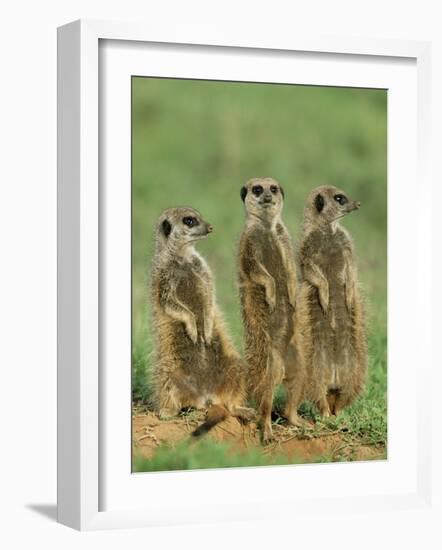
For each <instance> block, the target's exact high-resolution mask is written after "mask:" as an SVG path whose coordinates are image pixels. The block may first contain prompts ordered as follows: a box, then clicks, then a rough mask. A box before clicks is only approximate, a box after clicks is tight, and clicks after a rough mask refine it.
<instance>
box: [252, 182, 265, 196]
mask: <svg viewBox="0 0 442 550" xmlns="http://www.w3.org/2000/svg"><path fill="white" fill-rule="evenodd" d="M263 191H264V189H263V187H262V185H254V186H253V187H252V193H253V194H254V195H256V196H257V197H259V195H261V193H262V192H263Z"/></svg>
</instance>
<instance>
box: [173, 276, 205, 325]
mask: <svg viewBox="0 0 442 550" xmlns="http://www.w3.org/2000/svg"><path fill="white" fill-rule="evenodd" d="M177 297H178V299H179V300H180V302H182V303H183V304H184V305H185V306H186V307H187V308H188V309H189V310H190V311H191V312H192V313H193V314H194V315H195V321H196V326H197V330H198V334H203V331H204V314H205V310H204V293H203V289H202V288H201V280H200V278H199V277H198V276H197V275H195V274H194V273H192V272H191V271H190V272H189V273H187V274H186V276H184V277H181V280H180V282H179V284H178V286H177Z"/></svg>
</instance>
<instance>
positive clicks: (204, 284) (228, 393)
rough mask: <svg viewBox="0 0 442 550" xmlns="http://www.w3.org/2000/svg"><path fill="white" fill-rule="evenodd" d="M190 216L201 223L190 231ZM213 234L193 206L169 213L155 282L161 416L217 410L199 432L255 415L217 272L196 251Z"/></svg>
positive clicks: (159, 238)
mask: <svg viewBox="0 0 442 550" xmlns="http://www.w3.org/2000/svg"><path fill="white" fill-rule="evenodd" d="M189 218H192V219H193V220H195V225H194V226H192V227H189V226H187V225H185V224H184V220H186V219H189ZM192 223H194V222H192ZM211 231H212V228H211V226H210V225H209V224H208V223H207V222H205V221H204V220H203V219H202V217H201V215H200V214H199V213H198V212H197V211H196V210H193V209H191V208H170V209H168V210H166V211H165V212H163V214H162V215H161V217H160V219H159V223H158V227H157V233H156V251H155V256H154V261H153V269H152V283H151V284H152V286H151V293H152V294H151V296H152V316H153V328H154V338H155V363H154V368H153V388H154V398H155V403H156V408H157V410H158V413H159V414H160V416H162V417H168V416H174V415H176V414H178V413H179V412H180V410H181V409H182V408H184V407H195V408H197V409H202V408H206V407H209V409H211V408H213V407H215V408H214V409H213V410H212V411H211V412H210V411H209V417H208V419H207V422H206V425H205V428H203V429H202V430H200V432H201V433H202V432H203V431H207V429H210V427H212V426H213V425H214V422H213V419H214V418H215V417H216V418H218V420H217V421H221V420H222V419H223V418H225V416H224V415H223V414H221V415H220V414H218V413H219V411H220V410H222V409H224V410H226V411H228V414H232V415H235V416H238V417H240V418H241V419H244V418H250V417H251V415H252V414H251V410H250V409H247V408H245V407H244V406H243V404H244V403H245V398H246V386H245V367H244V363H243V361H242V360H241V358H240V357H239V355H238V353H237V352H236V350H235V348H234V346H233V344H232V342H231V340H230V337H229V336H228V334H227V331H226V328H225V326H224V322H223V319H222V317H221V314H220V311H219V309H218V306H217V304H216V301H215V293H214V283H213V277H212V273H211V271H210V269H209V267H208V265H207V264H206V262H205V260H204V259H203V258H202V257H201V256H200V255H199V254H198V253H197V252H196V250H195V249H194V246H193V243H194V242H195V241H196V240H199V239H201V238H204V237H205V236H207V235H208V233H210V232H211ZM217 406H220V407H219V408H217ZM217 411H218V412H217ZM215 423H216V422H215Z"/></svg>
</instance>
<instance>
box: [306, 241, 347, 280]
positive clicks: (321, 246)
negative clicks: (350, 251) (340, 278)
mask: <svg viewBox="0 0 442 550" xmlns="http://www.w3.org/2000/svg"><path fill="white" fill-rule="evenodd" d="M313 249H314V256H315V262H316V263H317V264H318V265H319V267H320V268H321V269H322V271H323V272H324V273H326V274H327V275H328V276H329V277H332V276H333V275H335V274H336V275H339V274H340V273H341V272H342V270H343V269H344V268H345V260H346V249H347V246H346V242H345V239H343V237H342V235H341V234H340V233H338V232H335V233H331V232H330V233H325V234H324V233H322V234H318V235H317V237H316V238H315V239H314V246H313Z"/></svg>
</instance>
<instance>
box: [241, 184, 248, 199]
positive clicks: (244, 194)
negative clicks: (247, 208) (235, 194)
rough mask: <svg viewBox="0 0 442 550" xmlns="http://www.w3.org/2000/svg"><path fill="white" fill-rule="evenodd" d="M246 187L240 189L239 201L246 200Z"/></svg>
mask: <svg viewBox="0 0 442 550" xmlns="http://www.w3.org/2000/svg"><path fill="white" fill-rule="evenodd" d="M246 195H247V187H241V200H242V202H244V201H245V200H246Z"/></svg>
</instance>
